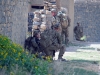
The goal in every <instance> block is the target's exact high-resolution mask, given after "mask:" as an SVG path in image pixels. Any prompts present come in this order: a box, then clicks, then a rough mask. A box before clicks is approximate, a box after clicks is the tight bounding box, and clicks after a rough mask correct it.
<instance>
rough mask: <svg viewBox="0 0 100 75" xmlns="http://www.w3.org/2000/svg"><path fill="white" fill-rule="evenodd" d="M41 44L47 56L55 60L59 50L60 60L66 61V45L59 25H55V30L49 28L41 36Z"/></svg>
mask: <svg viewBox="0 0 100 75" xmlns="http://www.w3.org/2000/svg"><path fill="white" fill-rule="evenodd" d="M44 35H45V36H44ZM40 43H41V46H42V47H41V48H43V50H44V52H45V54H46V56H51V57H52V58H53V56H55V52H56V51H58V50H59V56H58V59H59V60H62V61H65V59H63V58H62V56H63V54H64V52H65V45H62V41H61V35H60V33H59V24H56V25H54V27H53V29H48V28H47V30H46V31H44V33H42V34H41V40H40Z"/></svg>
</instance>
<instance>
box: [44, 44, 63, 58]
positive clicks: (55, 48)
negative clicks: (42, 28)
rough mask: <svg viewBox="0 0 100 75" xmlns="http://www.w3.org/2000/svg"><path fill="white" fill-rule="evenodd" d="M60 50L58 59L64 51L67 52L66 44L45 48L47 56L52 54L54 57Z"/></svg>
mask: <svg viewBox="0 0 100 75" xmlns="http://www.w3.org/2000/svg"><path fill="white" fill-rule="evenodd" d="M56 51H59V56H58V59H60V58H62V56H63V54H64V52H65V45H59V46H55V45H51V46H49V47H48V48H46V49H45V50H44V52H45V53H46V55H47V56H51V57H53V56H54V54H55V52H56Z"/></svg>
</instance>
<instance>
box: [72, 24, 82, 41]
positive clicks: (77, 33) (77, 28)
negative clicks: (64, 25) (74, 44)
mask: <svg viewBox="0 0 100 75" xmlns="http://www.w3.org/2000/svg"><path fill="white" fill-rule="evenodd" d="M74 33H75V38H76V40H78V41H81V37H83V28H82V26H80V23H77V26H75V28H74Z"/></svg>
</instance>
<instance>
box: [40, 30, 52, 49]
mask: <svg viewBox="0 0 100 75" xmlns="http://www.w3.org/2000/svg"><path fill="white" fill-rule="evenodd" d="M52 35H54V32H53V30H46V31H44V32H43V33H42V34H41V40H40V44H41V46H42V47H45V48H46V47H48V46H50V45H51V44H52V43H53V37H52Z"/></svg>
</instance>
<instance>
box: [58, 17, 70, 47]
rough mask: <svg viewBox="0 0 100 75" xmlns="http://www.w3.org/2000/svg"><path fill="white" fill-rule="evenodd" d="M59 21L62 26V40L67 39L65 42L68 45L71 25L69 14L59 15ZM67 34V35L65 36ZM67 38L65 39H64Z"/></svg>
mask: <svg viewBox="0 0 100 75" xmlns="http://www.w3.org/2000/svg"><path fill="white" fill-rule="evenodd" d="M59 21H60V24H61V27H62V31H61V36H62V41H63V42H64V41H65V44H66V45H67V43H68V41H69V40H68V35H69V34H68V27H69V26H70V18H69V17H68V16H62V15H60V16H59ZM64 36H65V37H64ZM64 38H65V39H64Z"/></svg>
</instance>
